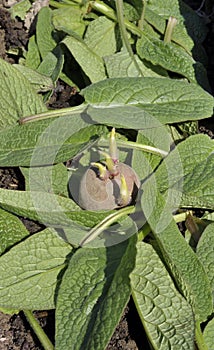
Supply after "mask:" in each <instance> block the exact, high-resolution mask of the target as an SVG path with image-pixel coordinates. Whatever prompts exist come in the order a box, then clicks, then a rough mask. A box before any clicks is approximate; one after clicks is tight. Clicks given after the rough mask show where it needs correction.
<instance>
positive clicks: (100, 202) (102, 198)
mask: <svg viewBox="0 0 214 350" xmlns="http://www.w3.org/2000/svg"><path fill="white" fill-rule="evenodd" d="M117 170H118V174H117V175H116V176H114V177H113V178H111V177H110V178H108V177H107V179H106V180H102V179H100V178H99V172H98V169H97V168H96V167H93V166H91V167H90V168H89V169H88V170H86V172H85V174H84V175H83V177H82V179H81V182H80V190H79V200H78V204H79V205H80V206H81V207H82V208H83V209H86V210H112V209H119V208H122V207H124V206H127V205H129V204H130V203H131V202H132V201H133V200H134V199H135V198H136V196H137V192H138V190H139V188H140V180H139V178H138V176H137V174H136V173H135V171H134V170H133V169H132V168H131V167H130V166H128V165H127V164H124V163H118V164H117ZM121 174H123V176H124V177H125V180H126V184H127V188H128V192H129V194H130V198H129V200H128V202H127V203H126V204H123V205H122V204H121V203H120V186H121Z"/></svg>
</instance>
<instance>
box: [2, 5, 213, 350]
mask: <svg viewBox="0 0 214 350" xmlns="http://www.w3.org/2000/svg"><path fill="white" fill-rule="evenodd" d="M185 2H186V3H188V4H189V5H191V6H192V8H193V9H194V10H196V9H198V8H199V6H200V4H201V0H199V1H191V0H186V1H185ZM211 3H212V1H210V3H209V1H206V4H207V7H206V8H203V9H202V10H204V12H205V13H201V14H202V15H204V16H206V17H207V21H208V28H209V33H208V36H207V39H206V41H205V48H206V51H207V54H208V60H209V63H208V67H207V70H208V75H209V80H210V85H211V87H212V91H214V14H213V15H211V16H209V15H210V14H211V11H212V10H214V9H213V8H212V6H210V4H211ZM7 5H8V2H7V1H4V0H0V57H2V58H4V59H5V60H7V61H10V62H14V61H16V56H14V55H13V54H8V50H11V49H20V48H23V47H25V46H26V43H27V40H28V37H27V33H26V31H25V30H24V27H23V23H22V22H21V21H20V22H19V21H15V20H11V18H10V16H9V14H8V12H7V11H6V8H5V7H7ZM79 99H80V97H79V95H78V94H76V91H75V89H73V88H70V87H68V86H66V85H65V84H63V83H59V85H58V88H57V89H56V92H55V95H54V97H53V98H52V100H51V101H50V105H49V107H50V108H62V107H68V106H69V105H75V104H79V103H80V102H81V101H80V100H79ZM200 131H201V132H205V133H208V134H209V135H210V136H211V137H213V132H214V123H213V121H212V119H209V120H208V121H207V122H206V121H203V123H201V125H200ZM0 187H2V188H7V189H10V190H13V189H23V187H24V183H23V178H22V176H21V174H20V172H19V170H18V169H0ZM22 221H23V223H24V224H25V225H26V227H27V228H28V230H29V231H30V232H31V233H35V232H37V231H39V230H41V226H40V225H38V224H37V223H35V222H32V221H30V220H26V219H24V218H23V219H22ZM35 314H36V316H37V318H38V320H39V322H40V324H41V326H42V327H44V329H45V331H46V332H47V334H48V336H49V337H50V339H51V340H52V341H53V339H54V311H48V312H39V311H38V312H36V313H35ZM116 349H117V350H147V349H149V345H148V342H147V340H146V336H145V333H144V330H143V327H142V324H141V322H140V320H139V316H138V314H137V311H136V309H135V307H134V303H133V301H132V300H131V301H130V302H129V304H128V306H127V307H126V309H125V311H124V314H123V316H122V318H121V321H120V323H119V325H118V327H117V329H116V330H115V333H114V334H113V336H112V339H111V341H110V343H109V345H108V347H107V349H106V350H116ZM0 350H42V347H41V345H40V343H39V342H38V340H37V339H36V336H35V335H34V333H33V331H32V330H31V329H30V327H29V325H28V323H27V321H26V319H25V317H24V314H23V313H22V312H20V313H19V314H18V315H13V316H11V315H5V314H3V313H1V312H0ZM62 350H64V349H62Z"/></svg>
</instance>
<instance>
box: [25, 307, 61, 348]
mask: <svg viewBox="0 0 214 350" xmlns="http://www.w3.org/2000/svg"><path fill="white" fill-rule="evenodd" d="M23 312H24V314H25V317H26V319H27V320H28V322H29V324H30V326H31V327H32V329H33V330H34V333H35V334H36V336H37V338H38V339H39V341H40V343H41V344H42V346H43V347H44V349H45V350H54V346H53V344H52V343H51V341H50V339H49V338H48V336H47V334H46V333H45V332H44V331H43V329H42V327H41V326H40V324H39V322H38V321H37V320H36V318H35V316H34V315H33V312H32V311H30V310H23Z"/></svg>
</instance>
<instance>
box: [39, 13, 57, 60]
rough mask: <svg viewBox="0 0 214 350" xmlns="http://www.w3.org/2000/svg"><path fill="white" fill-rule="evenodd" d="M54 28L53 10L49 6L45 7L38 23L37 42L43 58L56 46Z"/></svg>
mask: <svg viewBox="0 0 214 350" xmlns="http://www.w3.org/2000/svg"><path fill="white" fill-rule="evenodd" d="M53 29H54V27H53V24H52V11H51V9H50V8H48V7H43V8H42V9H41V10H40V11H39V14H38V18H37V24H36V42H37V45H38V48H39V52H40V55H41V56H42V59H44V58H45V56H46V55H47V54H48V53H49V52H50V51H52V50H53V49H54V48H55V46H56V42H55V41H54V39H53Z"/></svg>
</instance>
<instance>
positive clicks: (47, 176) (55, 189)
mask: <svg viewBox="0 0 214 350" xmlns="http://www.w3.org/2000/svg"><path fill="white" fill-rule="evenodd" d="M21 172H22V174H23V175H24V178H25V190H26V191H38V192H48V193H55V194H58V195H60V196H64V197H68V177H69V172H68V169H67V168H66V167H65V166H64V164H62V163H59V164H55V165H53V166H43V167H33V168H32V169H30V168H24V167H23V168H21Z"/></svg>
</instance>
